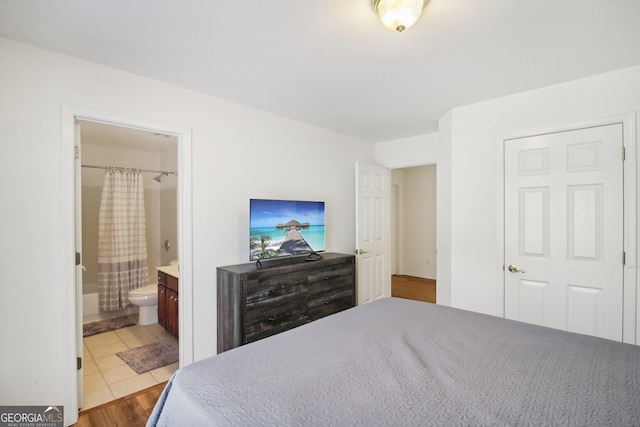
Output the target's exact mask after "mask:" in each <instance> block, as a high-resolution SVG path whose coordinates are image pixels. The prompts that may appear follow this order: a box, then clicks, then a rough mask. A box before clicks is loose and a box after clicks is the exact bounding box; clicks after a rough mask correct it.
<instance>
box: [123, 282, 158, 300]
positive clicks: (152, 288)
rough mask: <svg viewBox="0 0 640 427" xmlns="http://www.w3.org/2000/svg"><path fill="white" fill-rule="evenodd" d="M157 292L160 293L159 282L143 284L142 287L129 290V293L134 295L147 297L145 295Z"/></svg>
mask: <svg viewBox="0 0 640 427" xmlns="http://www.w3.org/2000/svg"><path fill="white" fill-rule="evenodd" d="M157 293H158V284H157V283H152V284H150V285H147V286H143V287H141V288H138V289H134V290H132V291H129V295H131V296H133V297H136V296H140V297H145V296H151V295H156V294H157Z"/></svg>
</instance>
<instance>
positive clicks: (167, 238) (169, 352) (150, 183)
mask: <svg viewBox="0 0 640 427" xmlns="http://www.w3.org/2000/svg"><path fill="white" fill-rule="evenodd" d="M76 142H77V146H78V147H79V150H78V152H77V153H78V157H79V160H80V161H81V170H80V174H79V176H78V177H77V179H79V181H80V182H79V183H76V184H79V185H78V187H79V188H80V189H81V190H80V191H81V193H80V196H81V197H80V198H81V210H80V217H81V218H77V220H78V221H81V223H82V233H81V234H82V284H81V285H82V316H81V318H82V324H83V346H82V348H83V351H82V360H83V362H82V365H83V374H82V397H81V399H82V404H81V409H89V408H92V407H95V406H98V405H100V404H103V403H106V402H109V401H111V400H114V399H117V398H120V397H122V396H126V395H129V394H132V393H135V392H137V391H139V390H142V389H144V388H147V387H150V386H153V385H156V384H159V383H163V382H165V381H167V380H168V378H169V377H170V376H171V374H172V373H173V372H175V370H177V368H178V365H179V362H178V360H177V358H178V340H177V338H176V337H174V336H173V335H171V333H170V332H167V331H166V330H165V328H164V327H163V326H161V325H160V324H158V321H157V316H156V313H157V305H156V306H152V307H148V308H146V307H139V306H137V305H131V306H128V307H126V308H123V309H119V310H117V311H104V310H101V309H100V308H99V304H98V294H99V292H98V228H99V227H98V223H99V212H100V205H101V195H102V191H103V182H104V177H105V172H106V168H107V167H111V166H115V167H119V168H132V169H138V170H140V171H141V173H140V175H141V180H142V181H141V182H142V185H143V188H144V190H143V193H144V211H145V216H144V218H145V221H144V222H145V235H146V239H145V240H146V248H147V251H146V252H147V267H148V278H149V279H148V283H145V285H148V286H145V287H147V288H149V291H148V296H147V297H145V298H156V299H157V276H158V274H157V268H158V267H161V268H162V267H163V266H170V265H171V266H177V265H178V251H177V248H178V244H177V243H178V220H177V212H178V204H177V183H178V179H179V177H178V176H177V172H176V171H177V166H178V165H177V146H178V140H177V137H176V136H175V135H170V134H165V133H160V132H153V131H148V130H141V129H132V128H128V127H122V126H115V125H110V124H104V123H98V122H93V121H85V120H77V122H76ZM176 271H177V268H176ZM152 288H153V289H152ZM152 291H153V292H152ZM142 310H147V312H149V311H153V315H154V316H155V319H153V320H152V321H151V322H149V321H148V320H147V321H141V319H142V316H141V313H140V311H142ZM79 317H80V316H79ZM149 354H154V355H155V356H154V357H153V360H148V359H149V358H148V355H149Z"/></svg>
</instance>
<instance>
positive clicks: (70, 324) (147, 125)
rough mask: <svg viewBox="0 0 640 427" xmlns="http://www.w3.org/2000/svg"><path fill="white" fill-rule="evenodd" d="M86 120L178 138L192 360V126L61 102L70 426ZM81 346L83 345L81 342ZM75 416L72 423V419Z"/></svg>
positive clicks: (183, 301)
mask: <svg viewBox="0 0 640 427" xmlns="http://www.w3.org/2000/svg"><path fill="white" fill-rule="evenodd" d="M76 119H79V120H86V121H93V122H98V123H104V124H108V125H114V126H121V127H128V128H134V129H142V130H147V131H152V132H157V133H164V134H169V135H174V136H176V137H177V140H178V150H177V151H178V153H177V154H178V162H177V164H178V167H177V170H178V188H177V202H178V257H179V259H180V299H179V301H178V304H179V307H178V310H179V328H180V331H179V334H180V343H179V358H180V366H181V367H182V366H184V365H188V364H190V363H192V362H193V319H192V316H191V313H192V312H193V281H192V277H193V254H192V247H193V245H192V241H193V233H192V228H193V227H192V199H191V188H192V182H191V158H192V157H191V129H190V128H188V127H184V126H178V125H173V124H168V123H163V122H159V121H154V120H149V119H144V118H140V117H133V116H128V115H124V114H118V113H112V112H108V111H102V110H98V109H93V108H87V107H81V106H77V105H69V104H65V105H63V106H62V147H61V153H62V156H61V181H62V186H61V189H60V193H61V199H62V201H61V206H62V209H61V213H60V214H61V217H62V222H63V226H62V248H61V249H62V250H61V265H62V279H63V283H64V290H65V291H64V292H65V295H64V313H65V318H64V322H63V324H64V333H63V335H62V339H63V340H64V343H63V349H64V350H63V360H64V367H63V370H64V372H65V373H64V378H65V385H64V403H63V404H64V407H65V409H66V410H65V412H66V413H67V414H69V418H67V420H65V421H70V422H71V423H72V424H73V423H75V422H77V412H78V386H77V382H76V377H77V366H76V357H78V356H79V355H78V354H77V350H76V345H77V342H76V339H77V333H76V330H77V328H78V327H79V326H78V325H77V320H76V313H77V311H78V310H79V309H80V310H81V309H82V301H81V299H80V300H78V298H76V277H75V275H76V266H75V262H74V261H75V255H74V254H75V252H76V247H75V237H74V234H75V230H76V219H75V188H74V187H75V180H76V177H75V175H76V174H75V170H74V169H75V158H74V151H75V150H74V145H75V121H76ZM80 347H81V346H80ZM74 417H75V421H74V420H73V419H72V418H74Z"/></svg>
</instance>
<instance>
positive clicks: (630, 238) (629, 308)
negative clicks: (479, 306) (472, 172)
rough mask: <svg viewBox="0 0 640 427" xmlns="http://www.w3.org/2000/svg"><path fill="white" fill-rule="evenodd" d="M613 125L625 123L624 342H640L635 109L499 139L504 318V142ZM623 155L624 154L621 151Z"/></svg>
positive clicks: (501, 307)
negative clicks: (637, 313)
mask: <svg viewBox="0 0 640 427" xmlns="http://www.w3.org/2000/svg"><path fill="white" fill-rule="evenodd" d="M612 124H622V142H623V145H624V147H625V150H626V156H625V162H624V178H623V182H624V184H623V185H624V224H623V225H624V251H625V253H626V264H625V266H624V273H623V274H624V275H623V280H624V287H623V298H624V300H623V308H622V309H623V322H622V341H623V342H625V343H630V344H636V343H640V318H638V319H636V311H637V308H638V307H640V293H638V292H637V273H636V244H637V235H636V221H637V216H636V198H637V196H636V191H637V183H636V167H637V166H636V162H637V159H636V115H635V113H634V112H631V113H625V114H618V115H612V116H608V117H602V118H596V119H592V120H585V121H581V122H574V123H568V124H564V125H550V126H545V127H542V128H536V129H528V130H523V131H518V132H510V133H503V134H501V135H500V138H499V142H498V155H499V156H500V159H501V160H500V164H501V165H502V167H501V168H500V171H499V174H500V175H499V177H498V183H499V188H498V209H497V211H498V215H497V217H498V222H499V223H498V233H499V236H498V242H499V245H500V247H499V251H498V252H499V253H498V257H499V258H498V260H497V262H496V268H499V273H498V277H500V278H501V282H502V284H501V286H498V287H497V288H498V292H497V296H496V297H497V308H498V310H497V312H498V313H500V314H501V315H502V316H503V317H504V310H505V302H504V286H505V281H504V274H503V272H504V257H505V248H504V238H505V236H504V224H505V220H504V144H505V142H506V141H507V140H511V139H516V138H526V137H531V136H536V135H543V134H548V133H555V132H563V131H571V130H577V129H583V128H589V127H597V126H606V125H612ZM621 155H622V153H621Z"/></svg>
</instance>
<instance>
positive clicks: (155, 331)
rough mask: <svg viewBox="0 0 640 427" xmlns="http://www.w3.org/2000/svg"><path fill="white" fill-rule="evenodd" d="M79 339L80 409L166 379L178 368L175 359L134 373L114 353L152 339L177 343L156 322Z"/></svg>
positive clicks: (143, 343) (152, 340)
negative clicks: (82, 371) (81, 345)
mask: <svg viewBox="0 0 640 427" xmlns="http://www.w3.org/2000/svg"><path fill="white" fill-rule="evenodd" d="M136 317H137V316H136ZM136 320H137V319H136ZM83 341H84V351H83V365H84V390H83V399H82V400H83V402H82V409H83V410H84V409H89V408H93V407H95V406H98V405H101V404H103V403H107V402H110V401H112V400H114V399H117V398H119V397H122V396H126V395H128V394H131V393H135V392H137V391H140V390H143V389H145V388H147V387H151V386H152V385H155V384H158V383H161V382H164V381H167V380H168V379H169V377H171V375H172V374H173V373H174V372H175V371H176V370H177V369H178V363H177V362H176V363H173V364H171V365H167V366H163V367H162V368H158V369H154V370H152V371H149V372H145V373H144V374H137V373H136V371H134V370H133V369H131V368H130V367H129V365H127V364H126V363H125V362H124V361H123V360H122V359H120V358H119V357H118V356H116V353H117V352H119V351H122V350H127V349H130V348H135V347H140V346H141V345H145V344H150V343H152V342H155V341H167V342H170V343H172V344H174V345H176V346H177V345H178V340H177V339H176V338H175V337H174V336H173V335H171V334H169V333H168V332H167V331H165V330H164V328H163V327H162V326H160V325H158V324H157V323H156V324H153V325H147V326H140V325H134V326H129V327H127V328H122V329H118V330H116V331H111V332H105V333H102V334H98V335H93V336H91V337H87V338H84V339H83Z"/></svg>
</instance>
